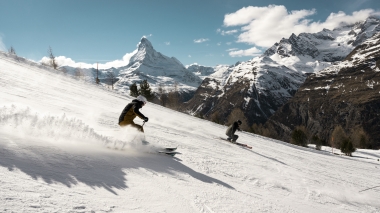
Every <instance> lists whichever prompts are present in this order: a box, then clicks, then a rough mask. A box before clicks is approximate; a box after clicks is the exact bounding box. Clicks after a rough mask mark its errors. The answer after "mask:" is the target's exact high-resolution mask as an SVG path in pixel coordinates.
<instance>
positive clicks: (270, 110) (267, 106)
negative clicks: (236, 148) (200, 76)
mask: <svg viewBox="0 0 380 213" xmlns="http://www.w3.org/2000/svg"><path fill="white" fill-rule="evenodd" d="M379 31H380V20H379V19H378V18H375V17H369V18H368V19H367V20H365V21H363V22H360V23H356V24H354V25H346V26H341V27H339V28H336V29H333V30H328V29H324V30H323V31H321V32H318V33H301V34H300V35H298V36H296V35H294V34H293V35H291V36H290V37H289V38H288V39H282V40H281V41H279V42H278V43H276V44H274V45H273V46H272V47H271V48H269V49H268V50H267V51H265V53H264V54H263V55H261V56H260V57H256V58H253V59H251V60H249V61H246V62H242V63H239V64H236V65H234V66H230V67H221V68H218V67H216V68H215V70H216V71H215V73H214V74H211V75H210V76H208V77H207V78H205V79H204V80H203V82H202V84H201V85H200V87H199V88H198V89H197V91H196V93H195V95H194V97H193V98H192V99H191V100H190V101H188V102H187V103H186V105H185V106H184V107H183V110H184V111H187V112H189V113H191V114H196V115H197V114H198V115H201V116H203V117H205V118H207V119H210V120H214V121H218V122H221V123H229V122H231V121H232V120H234V119H236V118H240V119H242V120H244V127H245V129H249V128H250V127H251V125H252V124H254V123H265V122H266V121H267V120H268V118H269V117H271V116H272V115H273V114H274V113H275V112H276V111H277V109H278V108H279V107H281V106H283V105H284V104H285V103H286V102H287V101H289V100H290V99H291V98H292V97H293V96H294V94H295V93H296V91H297V90H298V88H299V87H300V86H301V85H302V84H303V83H304V81H305V79H306V78H307V76H308V75H310V74H311V73H314V72H317V71H319V70H322V69H325V68H328V67H330V66H332V65H333V64H335V63H339V62H340V61H342V60H343V59H344V58H345V57H346V56H347V55H348V54H349V53H350V52H351V51H352V50H353V49H354V48H355V47H357V46H358V45H360V44H361V43H362V42H364V41H365V40H366V39H368V38H370V37H372V36H373V35H374V34H375V33H376V32H379ZM219 69H220V70H219Z"/></svg>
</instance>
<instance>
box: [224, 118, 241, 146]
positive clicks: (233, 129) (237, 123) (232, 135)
mask: <svg viewBox="0 0 380 213" xmlns="http://www.w3.org/2000/svg"><path fill="white" fill-rule="evenodd" d="M240 125H241V121H240V120H237V121H235V122H234V123H233V124H232V125H231V126H229V127H228V128H227V131H226V135H227V136H228V138H227V140H228V141H231V142H236V140H237V139H238V138H239V136H237V135H235V132H236V130H239V131H241V129H240Z"/></svg>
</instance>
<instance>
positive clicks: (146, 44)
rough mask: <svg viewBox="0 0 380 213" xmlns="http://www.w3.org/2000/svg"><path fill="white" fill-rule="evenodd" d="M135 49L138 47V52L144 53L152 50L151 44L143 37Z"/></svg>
mask: <svg viewBox="0 0 380 213" xmlns="http://www.w3.org/2000/svg"><path fill="white" fill-rule="evenodd" d="M137 47H138V50H139V51H140V50H145V51H147V50H153V45H152V43H150V41H149V40H148V39H147V38H146V37H145V36H143V37H142V38H141V41H140V42H139V44H138V45H137Z"/></svg>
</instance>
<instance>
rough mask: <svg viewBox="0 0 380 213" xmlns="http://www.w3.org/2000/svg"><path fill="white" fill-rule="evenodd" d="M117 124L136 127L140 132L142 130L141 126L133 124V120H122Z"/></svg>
mask: <svg viewBox="0 0 380 213" xmlns="http://www.w3.org/2000/svg"><path fill="white" fill-rule="evenodd" d="M119 125H120V126H121V127H133V128H135V129H137V130H138V131H140V132H144V128H143V126H141V125H138V124H135V122H133V121H130V122H127V121H122V122H120V123H119Z"/></svg>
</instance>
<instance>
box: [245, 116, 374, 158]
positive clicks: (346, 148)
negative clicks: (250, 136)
mask: <svg viewBox="0 0 380 213" xmlns="http://www.w3.org/2000/svg"><path fill="white" fill-rule="evenodd" d="M251 131H252V132H253V133H255V134H259V135H263V136H265V137H272V134H271V131H270V130H269V129H268V128H265V127H264V126H263V125H262V124H259V125H258V124H254V125H253V126H252V128H251ZM290 143H292V144H294V145H298V146H304V147H307V146H308V144H314V145H315V148H316V149H317V150H321V146H330V147H331V148H332V151H333V152H334V149H338V150H340V151H341V153H343V154H345V155H347V156H352V153H353V152H355V151H356V149H357V148H360V149H372V148H373V147H372V144H371V143H370V141H369V136H368V134H367V133H366V132H365V131H364V129H363V127H361V126H356V127H354V128H352V129H351V131H350V132H346V131H345V130H344V129H343V127H342V126H341V125H336V126H335V127H334V129H333V130H332V132H331V133H330V136H329V138H327V139H324V138H321V137H320V136H319V135H318V134H310V133H309V131H308V130H307V128H306V127H305V126H303V125H301V126H297V127H295V128H294V130H293V131H292V132H291V134H290Z"/></svg>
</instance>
